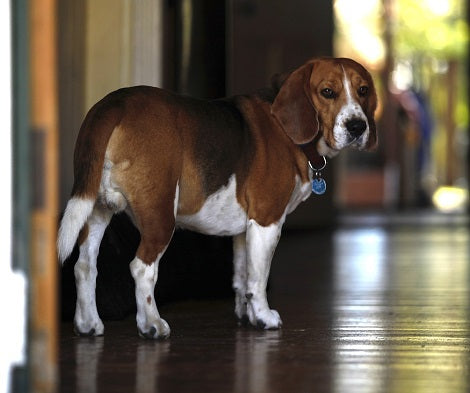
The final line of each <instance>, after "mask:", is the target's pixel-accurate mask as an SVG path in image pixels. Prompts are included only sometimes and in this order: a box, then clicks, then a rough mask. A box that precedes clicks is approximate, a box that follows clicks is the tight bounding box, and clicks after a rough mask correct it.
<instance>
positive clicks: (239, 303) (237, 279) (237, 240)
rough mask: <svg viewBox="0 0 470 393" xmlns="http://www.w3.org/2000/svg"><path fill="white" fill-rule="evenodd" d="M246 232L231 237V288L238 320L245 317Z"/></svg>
mask: <svg viewBox="0 0 470 393" xmlns="http://www.w3.org/2000/svg"><path fill="white" fill-rule="evenodd" d="M246 275H247V272H246V233H245V232H244V233H241V234H240V235H236V236H234V237H233V289H234V291H235V315H236V316H237V318H238V319H239V320H240V321H243V319H245V318H247V317H248V316H247V311H246V305H247V302H248V300H247V299H246V297H245V294H246Z"/></svg>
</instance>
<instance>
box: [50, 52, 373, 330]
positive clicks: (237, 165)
mask: <svg viewBox="0 0 470 393" xmlns="http://www.w3.org/2000/svg"><path fill="white" fill-rule="evenodd" d="M376 104H377V97H376V92H375V88H374V84H373V81H372V78H371V76H370V74H369V73H368V72H367V71H366V69H365V68H364V67H363V66H361V65H360V64H358V63H357V62H355V61H353V60H351V59H346V58H318V59H312V60H310V61H308V62H307V63H306V64H304V65H302V66H301V67H300V68H298V69H296V70H295V71H293V72H292V73H290V74H286V75H281V76H278V77H275V78H274V81H273V86H272V88H270V89H265V90H262V91H258V92H256V93H253V94H247V95H240V96H235V97H231V98H226V99H219V100H214V101H206V100H199V99H194V98H190V97H186V96H180V95H177V94H174V93H171V92H168V91H165V90H161V89H158V88H155V87H147V86H138V87H130V88H124V89H120V90H117V91H114V92H112V93H110V94H109V95H107V96H106V97H104V98H103V99H102V100H101V101H99V102H98V103H97V104H95V105H94V106H93V107H92V108H91V110H90V111H89V112H88V114H87V116H86V117H85V120H84V121H83V124H82V126H81V129H80V133H79V135H78V139H77V142H76V147H75V155H74V176H75V179H74V185H73V190H72V196H71V199H70V200H69V201H68V204H67V207H66V210H65V213H64V216H63V218H62V221H61V225H60V229H59V233H58V240H57V247H58V255H59V259H60V260H61V261H62V262H63V261H64V260H65V259H66V258H67V257H68V256H69V255H70V254H71V252H72V250H73V248H74V246H75V243H76V242H77V240H78V245H79V251H80V252H79V258H78V261H77V263H76V265H75V268H74V271H75V281H76V287H77V303H76V310H75V318H74V325H75V331H76V333H77V334H80V335H91V336H95V335H102V334H103V331H104V327H103V323H102V321H101V319H100V317H99V315H98V311H97V308H96V300H95V285H96V276H97V269H96V259H97V255H98V251H99V246H100V242H101V239H102V236H103V233H104V231H105V229H106V227H107V225H108V223H109V222H110V220H111V217H112V216H113V214H115V213H117V212H123V211H124V212H126V213H127V214H128V215H129V216H130V217H131V219H132V220H133V222H134V223H135V225H136V226H137V228H138V229H139V231H140V234H141V241H140V244H139V246H138V249H137V252H136V255H135V258H134V259H133V260H132V262H131V263H130V270H131V273H132V276H133V278H134V279H135V296H136V303H137V317H136V319H137V327H138V331H139V334H140V335H141V336H142V337H144V338H154V339H156V338H166V337H168V336H169V334H170V327H169V326H168V324H167V322H166V321H165V320H164V319H162V318H161V317H160V314H159V312H158V310H157V306H156V303H155V299H154V287H155V284H156V282H157V276H158V264H159V261H160V259H161V257H162V255H163V253H164V252H165V250H166V248H167V246H168V243H169V242H170V240H171V238H172V235H173V232H174V230H175V228H177V227H180V228H187V229H190V230H194V231H198V232H201V233H204V234H209V235H219V236H233V253H234V256H233V263H234V277H233V288H234V291H235V314H236V316H237V317H238V318H239V319H240V320H245V321H248V322H249V323H250V324H251V325H253V326H255V327H258V328H261V329H278V328H280V327H281V324H282V323H281V318H280V317H279V314H278V312H277V311H275V310H272V309H270V307H269V305H268V301H267V299H266V285H267V281H268V275H269V270H270V265H271V259H272V256H273V253H274V250H275V248H276V245H277V243H278V241H279V237H280V235H281V228H282V225H283V224H284V221H285V219H286V215H287V214H289V213H290V212H292V211H293V210H294V209H295V208H296V207H297V205H298V204H299V203H300V202H302V201H304V200H306V199H307V198H308V197H309V196H310V194H311V192H312V190H311V182H312V180H314V177H315V172H316V171H315V170H314V168H318V165H319V164H318V162H320V164H321V163H322V159H323V158H324V157H333V156H335V155H336V154H337V153H338V152H339V151H340V150H341V149H343V148H345V147H347V146H353V147H356V148H358V149H360V150H371V149H373V148H374V147H375V146H376V143H377V136H376V126H375V122H374V111H375V108H376ZM324 160H325V161H324V162H326V158H325V159H324Z"/></svg>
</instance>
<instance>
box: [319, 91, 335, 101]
mask: <svg viewBox="0 0 470 393" xmlns="http://www.w3.org/2000/svg"><path fill="white" fill-rule="evenodd" d="M321 95H322V96H323V97H325V98H328V99H331V98H335V92H334V91H333V90H331V89H329V88H326V89H323V90H322V91H321Z"/></svg>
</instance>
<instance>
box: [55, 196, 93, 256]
mask: <svg viewBox="0 0 470 393" xmlns="http://www.w3.org/2000/svg"><path fill="white" fill-rule="evenodd" d="M94 205H95V201H94V200H93V199H85V198H80V197H72V198H71V199H70V200H69V201H68V203H67V207H66V209H65V213H64V216H63V217H62V221H61V223H60V228H59V233H58V236H57V254H58V256H59V261H60V262H62V263H63V262H64V261H65V260H66V259H67V257H68V256H69V255H70V254H71V253H72V251H73V248H74V246H75V242H76V241H77V238H78V235H79V234H80V230H81V229H82V227H83V226H84V225H85V223H86V221H87V219H88V217H90V215H91V213H92V212H93V206H94Z"/></svg>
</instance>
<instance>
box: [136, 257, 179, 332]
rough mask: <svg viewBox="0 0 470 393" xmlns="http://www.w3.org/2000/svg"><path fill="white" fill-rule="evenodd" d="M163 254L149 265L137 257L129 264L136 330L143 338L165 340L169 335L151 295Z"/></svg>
mask: <svg viewBox="0 0 470 393" xmlns="http://www.w3.org/2000/svg"><path fill="white" fill-rule="evenodd" d="M163 252H164V251H163ZM163 252H161V253H160V254H159V255H158V257H157V259H156V260H155V262H154V263H152V264H151V265H147V264H146V263H144V262H143V261H142V260H140V259H139V258H138V257H135V258H134V260H133V261H132V262H131V264H130V269H131V274H132V277H134V280H135V300H136V304H137V316H136V320H137V328H138V329H139V334H140V336H142V337H144V338H154V339H157V338H167V337H168V336H169V335H170V326H169V325H168V323H167V322H166V321H165V320H164V319H162V318H160V314H159V313H158V309H157V305H156V303H155V298H154V295H153V294H154V289H155V284H156V283H157V278H158V263H159V261H160V258H161V256H162V255H163Z"/></svg>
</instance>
